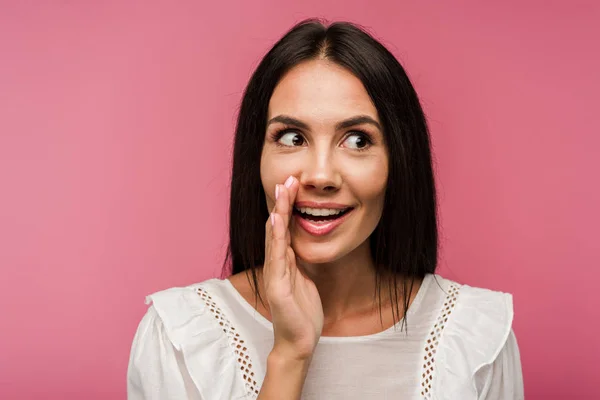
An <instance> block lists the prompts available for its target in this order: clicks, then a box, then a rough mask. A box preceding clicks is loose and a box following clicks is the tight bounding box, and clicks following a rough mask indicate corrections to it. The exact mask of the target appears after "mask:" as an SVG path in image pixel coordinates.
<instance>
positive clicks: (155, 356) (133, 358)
mask: <svg viewBox="0 0 600 400" xmlns="http://www.w3.org/2000/svg"><path fill="white" fill-rule="evenodd" d="M181 364H182V359H181V353H180V352H178V351H177V350H176V349H175V348H174V347H173V344H172V343H171V341H170V340H169V339H168V337H167V334H166V331H165V327H164V325H163V323H162V321H161V319H160V317H159V316H158V313H157V312H156V309H155V308H154V307H153V306H151V307H149V308H148V311H147V312H146V314H145V315H144V317H143V318H142V321H141V322H140V324H139V326H138V329H137V332H136V334H135V337H134V339H133V344H132V347H131V354H130V357H129V367H128V370H127V399H128V400H154V399H156V400H158V399H167V400H169V399H173V400H175V399H188V398H189V399H197V400H200V397H199V395H197V394H195V393H194V390H193V388H190V387H189V382H186V380H185V378H184V377H185V375H184V374H183V373H182V372H184V371H183V370H182V369H181V368H180V366H181ZM190 389H192V390H190Z"/></svg>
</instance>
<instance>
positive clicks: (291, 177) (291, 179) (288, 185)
mask: <svg viewBox="0 0 600 400" xmlns="http://www.w3.org/2000/svg"><path fill="white" fill-rule="evenodd" d="M292 182H294V177H293V176H290V177H289V178H287V180H286V181H285V187H286V188H289V187H290V186H292Z"/></svg>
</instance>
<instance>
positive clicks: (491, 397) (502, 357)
mask: <svg viewBox="0 0 600 400" xmlns="http://www.w3.org/2000/svg"><path fill="white" fill-rule="evenodd" d="M475 385H476V387H477V393H478V396H479V397H478V399H481V400H496V399H502V400H504V399H506V400H508V399H510V400H512V399H523V398H524V397H525V395H524V393H523V373H522V371H521V357H520V354H519V347H518V346H517V339H516V338H515V334H514V332H513V331H512V330H511V332H510V334H509V336H508V340H507V341H506V343H505V344H504V347H503V348H502V351H500V354H499V355H498V357H497V358H496V360H494V362H493V363H492V364H488V365H484V366H483V367H482V368H481V369H479V370H478V371H477V372H476V373H475Z"/></svg>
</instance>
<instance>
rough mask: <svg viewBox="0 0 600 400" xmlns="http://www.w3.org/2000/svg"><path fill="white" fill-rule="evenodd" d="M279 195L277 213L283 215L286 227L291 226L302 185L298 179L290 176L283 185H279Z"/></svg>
mask: <svg viewBox="0 0 600 400" xmlns="http://www.w3.org/2000/svg"><path fill="white" fill-rule="evenodd" d="M278 186H279V189H278V196H277V201H276V207H277V213H278V214H280V215H281V217H282V218H283V221H284V222H285V229H286V230H287V229H288V228H289V223H290V220H291V218H292V214H293V211H294V202H295V201H296V195H297V194H298V188H299V186H300V184H299V182H298V180H297V179H296V178H294V177H293V176H290V177H289V178H288V179H287V180H286V181H285V184H283V185H278Z"/></svg>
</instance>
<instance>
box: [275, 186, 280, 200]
mask: <svg viewBox="0 0 600 400" xmlns="http://www.w3.org/2000/svg"><path fill="white" fill-rule="evenodd" d="M278 198H279V185H275V200H277V199H278Z"/></svg>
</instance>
